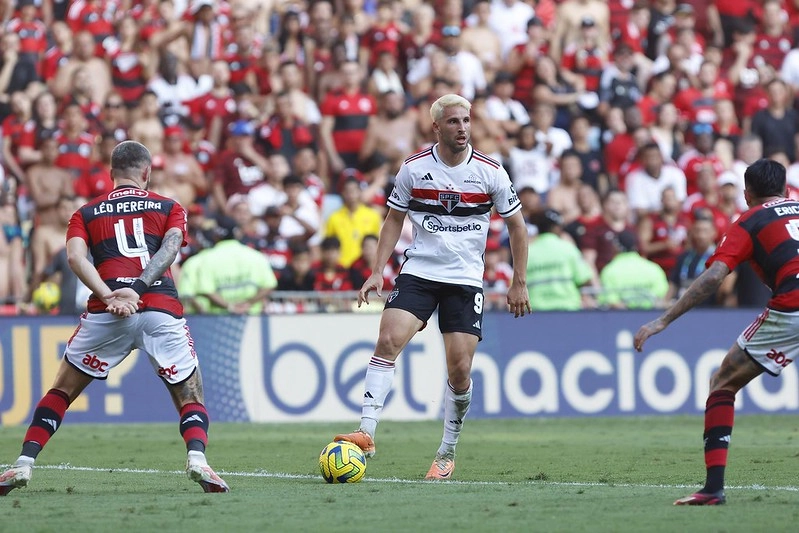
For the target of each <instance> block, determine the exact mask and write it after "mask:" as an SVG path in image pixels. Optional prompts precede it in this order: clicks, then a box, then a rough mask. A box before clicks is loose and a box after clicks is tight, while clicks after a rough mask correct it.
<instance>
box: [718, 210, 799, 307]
mask: <svg viewBox="0 0 799 533" xmlns="http://www.w3.org/2000/svg"><path fill="white" fill-rule="evenodd" d="M747 260H748V261H749V262H750V263H751V265H752V268H753V269H754V271H755V272H756V273H757V275H758V276H759V277H760V279H761V280H763V283H765V284H766V285H767V286H768V287H769V288H770V289H771V291H772V296H771V299H770V300H769V302H768V307H770V308H771V309H774V310H777V311H784V312H792V311H799V202H797V201H795V200H790V199H788V198H780V199H779V200H774V201H772V202H768V203H765V204H763V205H759V206H757V207H753V208H751V209H749V210H748V211H746V212H745V213H744V214H743V215H741V216H740V217H739V218H738V220H736V221H735V223H734V224H733V225H732V227H730V229H729V230H727V233H725V234H724V237H723V238H722V239H721V242H720V243H719V245H718V247H717V248H716V251H715V253H714V254H713V255H712V256H710V258H709V259H708V260H707V263H706V264H707V266H710V265H711V264H712V263H713V262H714V261H721V262H722V263H724V264H725V265H727V266H728V267H729V269H730V270H734V269H735V267H737V266H738V265H739V264H740V263H742V262H744V261H747Z"/></svg>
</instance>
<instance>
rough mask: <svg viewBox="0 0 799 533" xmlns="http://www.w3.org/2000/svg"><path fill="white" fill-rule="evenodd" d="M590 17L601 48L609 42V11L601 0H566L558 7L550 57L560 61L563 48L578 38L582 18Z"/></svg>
mask: <svg viewBox="0 0 799 533" xmlns="http://www.w3.org/2000/svg"><path fill="white" fill-rule="evenodd" d="M585 17H590V18H591V19H593V21H594V24H595V25H596V26H597V38H598V40H599V44H600V45H601V46H606V45H607V43H608V41H609V40H610V25H609V24H610V9H609V8H608V5H607V4H606V3H605V2H603V1H602V0H566V1H565V2H563V3H561V4H560V5H559V6H558V11H557V15H556V16H555V29H554V31H553V35H552V46H551V49H550V51H551V55H552V57H553V58H554V59H555V61H560V59H561V55H562V52H563V50H564V48H565V47H566V46H567V45H568V44H569V43H573V42H575V41H577V40H579V38H580V31H581V27H582V21H583V18H585Z"/></svg>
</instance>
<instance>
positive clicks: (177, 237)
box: [139, 228, 183, 287]
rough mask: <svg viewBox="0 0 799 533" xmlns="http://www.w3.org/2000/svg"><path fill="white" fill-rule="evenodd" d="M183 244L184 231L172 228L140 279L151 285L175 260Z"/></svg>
mask: <svg viewBox="0 0 799 533" xmlns="http://www.w3.org/2000/svg"><path fill="white" fill-rule="evenodd" d="M181 244H183V233H182V232H181V231H180V230H179V229H178V228H171V229H169V230H168V231H167V232H166V235H164V238H163V239H162V240H161V247H160V248H159V249H158V251H157V252H155V255H153V257H152V258H151V259H150V262H149V263H147V266H146V267H144V271H143V272H142V273H141V276H139V279H140V280H142V281H143V282H144V283H146V284H147V286H148V287H149V286H150V285H152V284H153V283H154V282H155V281H156V280H157V279H159V278H161V276H163V275H164V272H166V270H167V269H168V268H169V267H170V266H171V265H172V263H174V262H175V258H176V257H177V256H178V252H179V251H180V245H181Z"/></svg>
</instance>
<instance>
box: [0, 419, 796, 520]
mask: <svg viewBox="0 0 799 533" xmlns="http://www.w3.org/2000/svg"><path fill="white" fill-rule="evenodd" d="M353 425H354V424H344V425H341V424H335V425H333V424H309V423H302V424H214V425H212V426H211V437H210V444H209V448H208V458H209V460H210V463H211V465H212V466H213V467H214V468H215V469H216V470H217V472H219V473H220V474H222V475H223V477H224V478H225V479H226V481H227V482H228V483H229V484H230V486H231V490H232V492H231V493H230V494H204V493H203V492H202V491H201V489H200V487H199V486H198V485H197V484H196V483H192V482H191V481H189V480H188V479H187V478H186V476H185V474H184V472H183V468H184V462H185V452H184V446H183V441H182V440H181V438H180V435H179V433H178V428H177V422H176V423H175V424H168V425H164V424H153V425H77V424H72V425H70V423H69V415H67V419H66V421H65V424H64V426H63V427H62V428H61V429H60V430H59V432H58V433H57V434H56V435H55V437H54V438H53V440H51V441H50V443H49V444H48V446H47V448H46V449H45V450H44V451H43V452H42V454H41V455H40V456H39V460H38V462H37V466H36V468H35V469H34V474H33V479H32V481H31V483H30V485H29V486H28V487H26V488H24V489H19V490H15V491H13V492H11V493H10V494H9V495H8V496H7V497H5V498H0V531H3V532H9V533H10V532H17V531H18V532H25V533H31V532H46V531H53V532H67V531H76V532H78V531H79V532H94V531H97V532H108V531H110V532H115V533H119V532H127V531H136V532H149V531H158V532H169V533H173V532H183V531H186V532H189V531H190V532H202V531H225V532H227V531H231V532H239V531H279V532H283V531H311V532H328V531H331V532H332V531H345V532H352V531H375V532H383V531H398V532H401V531H414V532H415V531H432V532H437V533H443V532H449V531H453V532H467V531H468V532H471V531H475V532H484V531H491V532H497V533H498V532H515V531H520V532H521V531H525V532H526V531H546V532H549V531H564V532H567V531H568V532H575V531H587V532H594V531H613V532H624V531H631V532H633V531H634V532H640V531H647V532H649V531H667V532H672V531H674V532H678V531H679V532H683V531H697V532H699V531H701V532H715V531H718V532H721V531H724V532H733V531H741V532H752V531H797V530H798V529H799V476H797V474H799V446H798V445H799V416H795V415H783V416H763V415H749V416H739V417H738V419H737V420H736V425H735V429H734V431H733V438H732V445H731V449H730V460H729V465H728V468H727V484H728V489H727V498H728V504H727V505H725V506H719V507H708V508H704V507H690V508H688V507H674V506H672V502H673V501H674V500H675V499H677V498H679V497H681V496H684V495H686V494H688V493H690V492H692V491H693V490H695V489H696V488H698V487H699V484H700V483H701V482H702V481H703V479H704V465H703V460H702V419H701V417H695V416H694V417H688V416H684V417H672V416H668V417H666V416H664V417H636V418H574V419H536V418H530V419H517V420H467V421H466V424H465V426H464V432H463V434H462V436H461V441H460V444H459V446H458V456H457V459H456V465H457V467H456V470H455V479H454V480H453V481H445V482H426V481H423V479H422V478H423V476H424V474H425V472H427V469H428V468H429V466H430V463H431V461H432V459H433V455H434V454H435V451H436V448H437V446H438V442H439V440H440V438H441V424H440V423H437V422H436V423H434V422H424V423H417V422H413V423H411V422H391V421H386V422H383V423H382V424H381V425H380V428H379V431H378V434H377V439H376V444H377V455H376V457H375V458H373V459H371V460H370V461H369V463H368V466H367V471H366V476H365V478H364V480H363V481H362V482H360V483H357V484H351V485H328V484H326V483H325V482H324V481H323V480H322V478H321V476H320V475H319V472H318V462H317V459H318V454H319V452H320V450H321V449H322V448H323V447H324V446H325V444H327V443H328V442H329V441H330V439H331V437H332V436H333V435H334V434H335V433H337V432H340V431H344V430H347V431H348V430H350V429H352V426H353ZM24 432H25V428H22V427H13V428H8V427H4V428H0V450H1V451H2V457H1V458H0V461H2V462H5V463H9V462H11V461H13V460H14V459H16V456H17V454H18V453H19V447H20V439H21V438H22V436H23V435H24Z"/></svg>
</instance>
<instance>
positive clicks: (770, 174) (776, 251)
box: [634, 159, 799, 505]
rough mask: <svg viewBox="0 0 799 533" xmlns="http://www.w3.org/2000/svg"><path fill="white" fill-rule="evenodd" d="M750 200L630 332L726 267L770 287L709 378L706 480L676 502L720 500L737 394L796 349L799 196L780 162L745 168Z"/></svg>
mask: <svg viewBox="0 0 799 533" xmlns="http://www.w3.org/2000/svg"><path fill="white" fill-rule="evenodd" d="M744 183H745V185H746V186H745V189H744V196H745V197H746V203H747V204H748V205H749V210H747V211H746V212H745V213H744V214H743V215H741V216H740V217H739V218H738V220H736V221H735V223H734V224H733V225H732V226H731V227H730V229H729V230H727V232H726V233H725V234H724V237H723V238H722V239H721V242H720V243H719V245H718V247H717V248H716V251H715V252H714V253H713V255H711V256H710V257H709V258H708V260H707V270H705V271H704V272H703V273H702V275H700V276H699V277H698V278H696V279H695V280H694V281H693V283H691V286H690V287H688V290H687V291H685V293H684V294H683V295H682V296H681V297H680V299H679V300H677V302H676V303H675V304H674V305H673V306H672V307H671V308H669V309H667V310H666V311H665V312H664V313H663V314H662V315H661V316H660V317H658V318H657V319H655V320H653V321H652V322H649V323H647V324H644V325H643V326H641V328H640V329H639V330H638V332H637V333H636V334H635V339H634V345H635V349H636V350H638V351H639V352H640V351H641V350H643V347H644V342H645V341H646V340H647V339H648V338H649V337H651V336H652V335H655V334H656V333H659V332H661V331H663V330H664V329H666V327H667V326H668V325H669V324H671V323H672V322H673V321H674V320H676V319H677V318H678V317H680V316H681V315H683V314H684V313H686V312H687V311H689V310H690V309H691V308H693V307H694V306H696V305H697V304H699V303H701V302H703V301H705V299H706V298H707V297H708V296H710V295H713V294H715V293H716V290H718V288H719V285H721V282H722V281H723V280H724V278H725V277H726V276H727V274H729V273H730V272H732V271H734V270H735V268H736V267H737V266H738V265H739V264H741V263H742V262H744V261H749V262H750V263H751V264H752V267H753V268H754V270H755V272H757V274H758V275H759V276H760V278H761V279H762V280H763V282H764V283H765V284H766V285H768V287H769V288H770V289H771V291H772V295H771V299H770V300H769V301H768V304H767V305H766V309H765V310H764V311H763V312H762V313H761V314H760V316H758V317H757V318H756V319H755V320H754V321H753V322H752V324H750V325H749V326H748V327H747V328H746V329H744V330H743V332H741V334H740V335H739V336H738V339H737V342H736V343H735V344H733V345H732V348H730V350H729V351H728V352H727V355H726V356H725V357H724V360H723V361H722V362H721V367H719V369H718V370H717V371H716V372H715V373H714V374H713V376H712V377H711V378H710V394H709V395H708V398H707V404H706V406H705V432H704V442H705V467H706V478H705V486H704V487H702V489H701V490H700V491H699V492H696V493H694V494H690V495H688V496H686V497H684V498H680V499H679V500H677V501H675V502H674V505H719V504H723V503H725V502H726V500H727V498H726V495H725V494H724V471H725V469H726V467H727V450H728V448H729V446H730V439H731V437H732V426H733V421H734V417H735V394H736V393H737V392H738V391H739V390H741V389H742V388H744V387H745V386H746V385H747V384H748V383H749V382H750V381H752V380H753V379H754V378H756V377H757V376H759V375H760V374H762V373H763V372H767V373H769V374H771V375H772V376H778V375H779V374H780V372H782V369H783V368H785V367H786V366H788V365H789V364H791V363H792V362H794V361H795V360H796V358H797V356H799V202H796V201H793V200H789V199H788V198H786V178H785V167H783V166H782V165H781V164H779V163H777V162H776V161H771V160H768V159H760V160H758V161H755V162H754V163H752V165H750V166H749V167H748V168H747V169H746V172H745V174H744Z"/></svg>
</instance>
